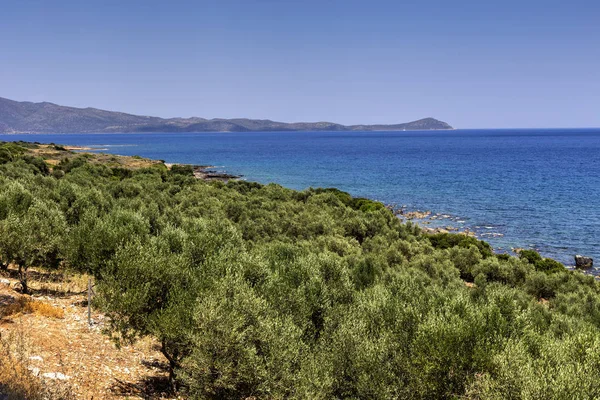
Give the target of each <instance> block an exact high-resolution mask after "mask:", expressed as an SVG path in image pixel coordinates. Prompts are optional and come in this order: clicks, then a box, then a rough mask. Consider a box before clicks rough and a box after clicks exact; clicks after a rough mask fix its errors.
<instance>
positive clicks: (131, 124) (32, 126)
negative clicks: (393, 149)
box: [0, 97, 453, 133]
mask: <svg viewBox="0 0 600 400" xmlns="http://www.w3.org/2000/svg"><path fill="white" fill-rule="evenodd" d="M444 129H453V128H452V127H451V126H450V125H449V124H447V123H446V122H443V121H439V120H437V119H435V118H431V117H428V118H422V119H419V120H416V121H411V122H405V123H399V124H389V125H387V124H360V125H342V124H338V123H334V122H326V121H321V122H279V121H272V120H270V119H250V118H231V119H227V118H212V119H207V118H201V117H189V118H182V117H176V118H160V117H152V116H144V115H135V114H129V113H124V112H120V111H107V110H102V109H98V108H93V107H86V108H77V107H69V106H61V105H58V104H54V103H50V102H40V103H33V102H29V101H15V100H10V99H6V98H2V97H0V133H150V132H257V131H273V132H278V131H281V132H285V131H386V130H387V131H401V130H444Z"/></svg>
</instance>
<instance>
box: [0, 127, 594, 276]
mask: <svg viewBox="0 0 600 400" xmlns="http://www.w3.org/2000/svg"><path fill="white" fill-rule="evenodd" d="M0 140H28V141H38V142H42V143H47V142H54V143H60V144H70V145H84V146H97V147H98V148H102V149H105V150H102V151H103V152H106V153H115V154H123V155H140V156H144V157H150V158H155V159H161V160H165V161H166V162H175V163H191V164H201V165H207V164H209V165H214V166H216V169H218V170H221V171H226V172H229V173H233V174H240V175H243V176H244V178H245V179H247V180H251V181H258V182H262V183H270V182H275V183H278V184H281V185H283V186H286V187H289V188H294V189H305V188H308V187H311V186H312V187H336V188H339V189H341V190H344V191H347V192H350V193H351V194H352V195H355V196H364V197H368V198H371V199H375V200H380V201H382V202H384V203H386V204H395V205H397V206H398V207H401V206H404V207H405V208H406V210H408V211H411V210H422V211H427V210H430V211H432V215H435V214H439V216H438V217H436V218H435V219H433V220H429V219H427V220H423V221H421V222H420V223H422V224H424V225H425V226H448V225H449V226H453V227H456V228H460V229H461V230H463V229H465V228H468V229H470V230H472V231H474V232H476V233H477V235H478V236H479V237H480V238H482V239H485V240H487V241H488V242H490V243H491V244H492V245H493V246H494V248H496V249H497V250H498V251H501V252H502V251H504V252H509V251H510V249H511V248H517V247H521V248H534V249H537V250H538V251H540V252H541V253H542V254H543V255H544V256H548V257H553V258H555V259H557V260H559V261H561V262H563V263H566V264H567V265H572V264H573V256H574V255H575V254H583V255H587V256H591V257H594V258H595V259H596V260H597V263H599V262H600V129H544V130H542V129H539V130H522V129H511V130H453V131H421V132H254V133H150V134H60V135H58V134H55V135H0Z"/></svg>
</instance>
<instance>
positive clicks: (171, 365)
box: [160, 340, 178, 393]
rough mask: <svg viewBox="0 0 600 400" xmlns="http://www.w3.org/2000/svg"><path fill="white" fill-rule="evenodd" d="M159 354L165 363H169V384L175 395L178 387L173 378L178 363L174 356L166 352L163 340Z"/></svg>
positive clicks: (165, 343)
mask: <svg viewBox="0 0 600 400" xmlns="http://www.w3.org/2000/svg"><path fill="white" fill-rule="evenodd" d="M160 352H161V353H162V354H163V356H165V358H166V359H167V361H169V384H170V385H171V390H172V391H173V393H177V389H178V385H177V379H176V378H177V377H176V376H175V368H177V366H178V362H177V359H176V357H177V356H176V355H171V354H170V353H169V351H168V350H167V342H166V341H165V340H163V341H162V342H161V346H160Z"/></svg>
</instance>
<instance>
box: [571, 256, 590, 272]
mask: <svg viewBox="0 0 600 400" xmlns="http://www.w3.org/2000/svg"><path fill="white" fill-rule="evenodd" d="M593 266H594V259H592V258H591V257H585V256H580V255H576V256H575V268H578V269H590V268H592V267H593Z"/></svg>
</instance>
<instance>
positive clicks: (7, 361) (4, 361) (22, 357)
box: [0, 326, 73, 400]
mask: <svg viewBox="0 0 600 400" xmlns="http://www.w3.org/2000/svg"><path fill="white" fill-rule="evenodd" d="M30 349H31V343H30V340H29V338H28V337H27V336H26V335H25V333H24V329H23V327H22V326H19V327H17V328H15V329H13V330H11V331H10V332H8V333H5V334H4V335H2V336H0V396H2V395H4V396H5V398H6V399H8V400H25V399H29V400H38V399H39V400H41V399H47V400H54V399H56V400H58V399H71V398H73V397H72V396H71V394H70V393H71V388H70V386H69V385H68V384H67V383H66V382H56V383H54V384H53V385H47V384H46V382H45V381H44V380H43V379H40V378H39V377H37V376H36V374H35V372H34V371H35V368H34V367H32V366H31V365H30V352H29V350H30Z"/></svg>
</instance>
